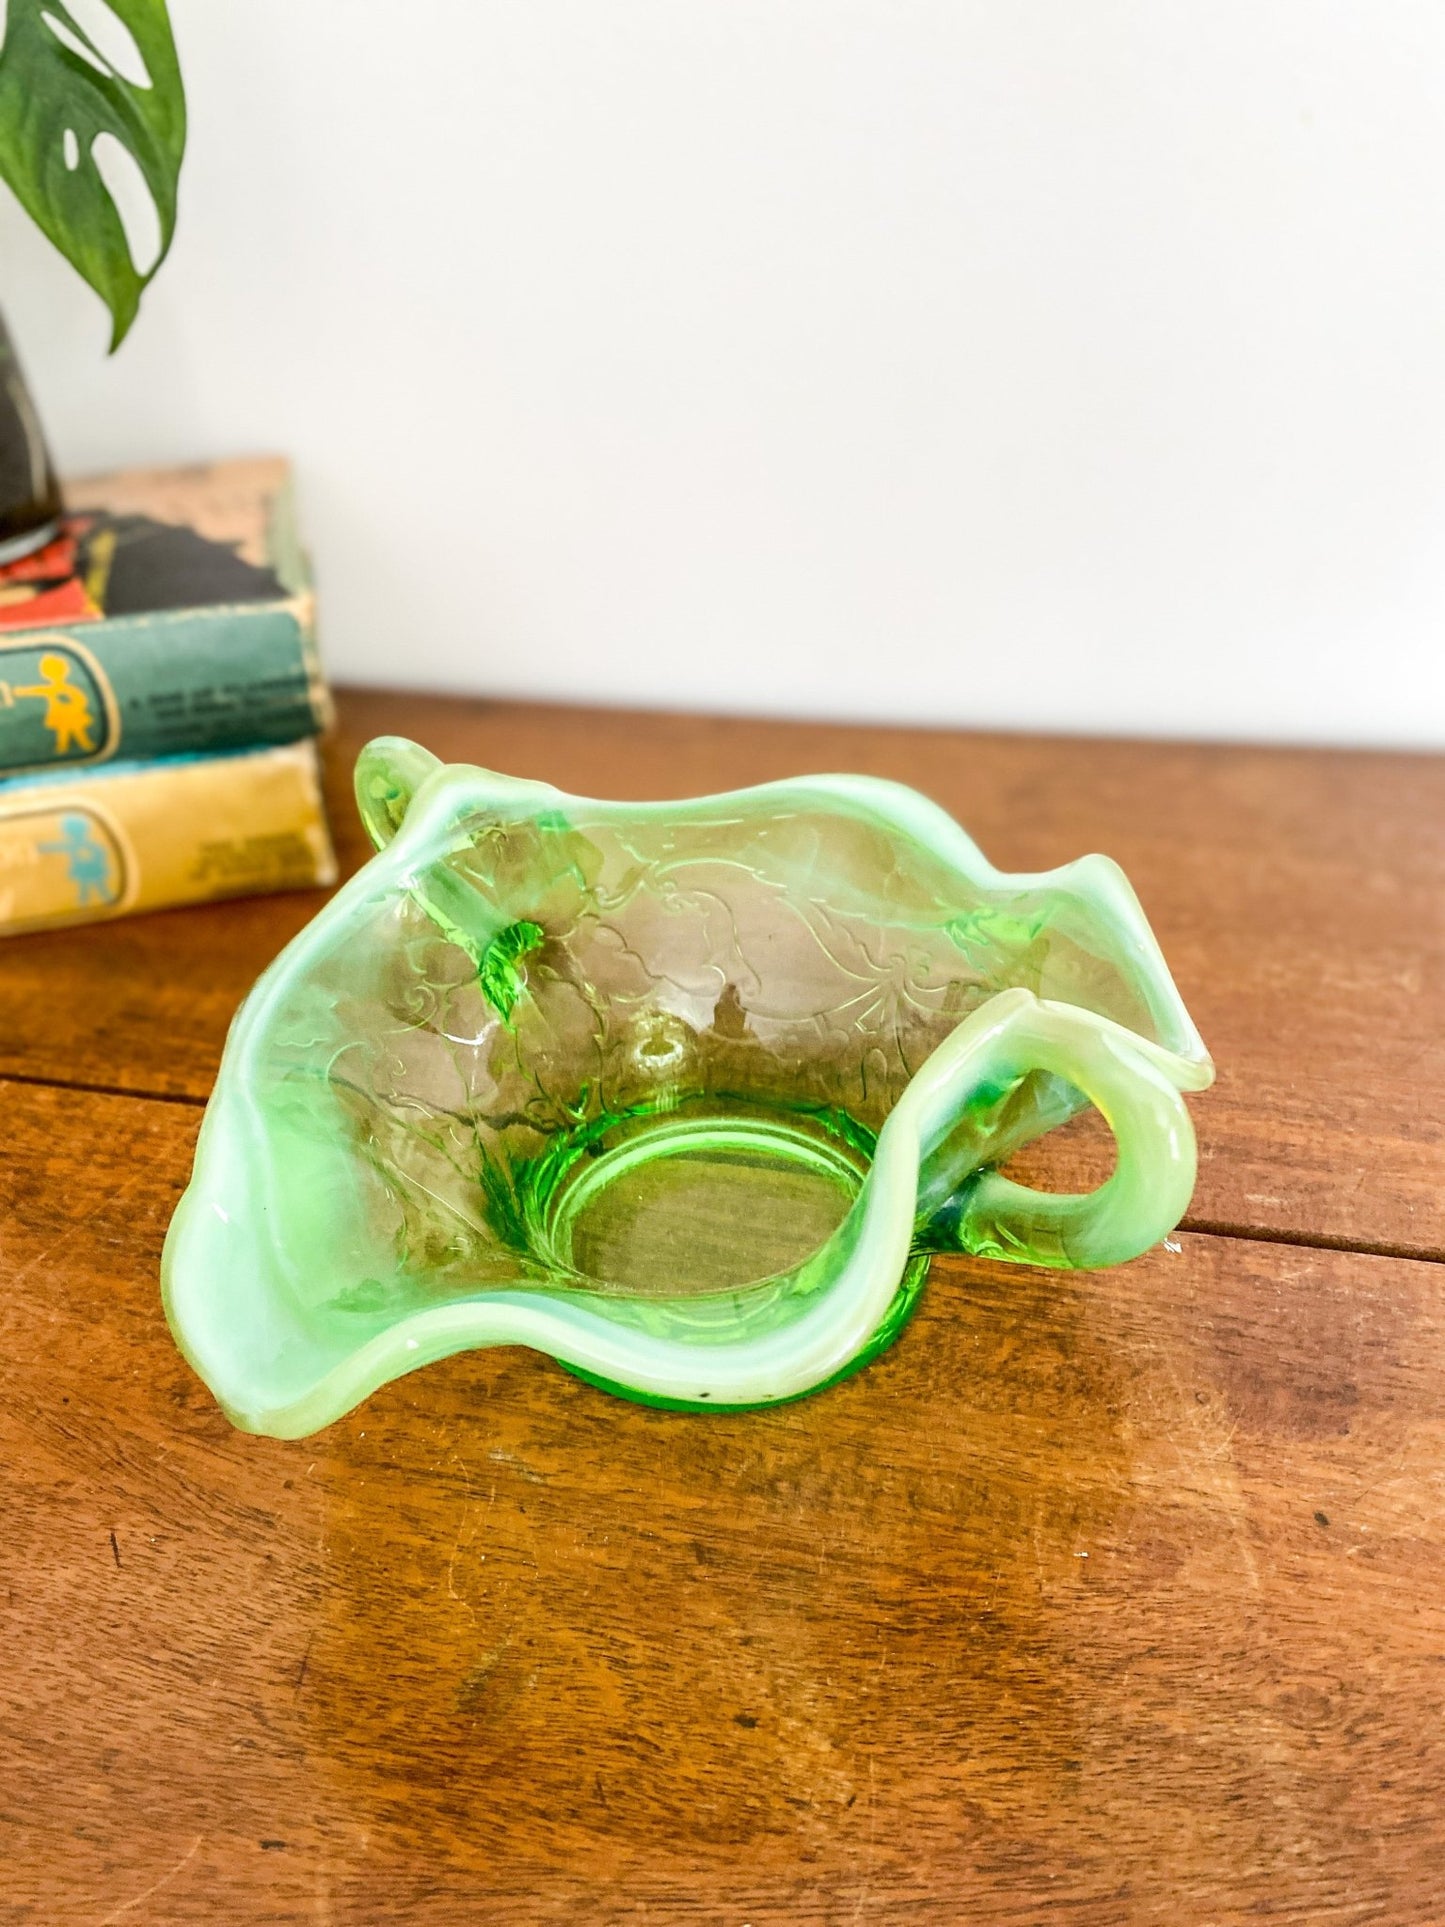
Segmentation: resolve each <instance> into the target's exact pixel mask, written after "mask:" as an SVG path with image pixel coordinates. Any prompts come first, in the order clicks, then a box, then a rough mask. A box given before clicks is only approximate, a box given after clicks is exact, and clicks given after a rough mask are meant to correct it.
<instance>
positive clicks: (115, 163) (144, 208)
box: [90, 132, 161, 275]
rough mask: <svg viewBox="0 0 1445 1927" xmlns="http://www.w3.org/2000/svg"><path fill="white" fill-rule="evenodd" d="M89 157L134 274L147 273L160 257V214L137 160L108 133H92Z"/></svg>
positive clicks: (121, 143) (122, 144)
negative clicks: (118, 226)
mask: <svg viewBox="0 0 1445 1927" xmlns="http://www.w3.org/2000/svg"><path fill="white" fill-rule="evenodd" d="M90 158H91V159H92V160H93V161H94V162H95V168H96V172H97V173H98V174H99V175H100V178H101V179H102V181H104V182H105V187H106V192H107V193H108V194H109V195H110V198H111V199H112V200H113V201H114V202H115V211H116V213H117V214H118V215H119V216H120V224H121V226H122V228H123V229H124V230H125V244H126V246H127V248H129V250H130V258H131V260H132V262H133V263H134V264H135V271H136V273H137V274H140V275H146V274H149V273H150V271H151V269H152V268H153V267H154V266H155V264H156V262H157V261H159V260H160V258H161V217H160V210H159V209H158V208H157V207H156V204H155V200H154V198H153V196H152V194H151V191H150V189H149V188H148V187H147V186H146V178H145V175H144V174H143V173H142V172H141V167H140V162H139V161H138V160H137V159H136V157H135V155H134V154H132V153H131V151H130V149H129V148H128V147H127V146H125V144H124V143H123V142H122V141H120V140H119V139H117V137H116V136H115V135H114V134H112V133H109V132H106V133H103V134H97V135H96V137H95V139H94V140H93V141H92V142H91V144H90Z"/></svg>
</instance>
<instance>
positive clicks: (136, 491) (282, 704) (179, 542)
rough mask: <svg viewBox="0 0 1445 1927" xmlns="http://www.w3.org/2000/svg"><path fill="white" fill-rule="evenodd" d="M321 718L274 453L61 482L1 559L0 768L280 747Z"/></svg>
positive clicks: (304, 602)
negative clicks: (46, 535) (40, 521)
mask: <svg viewBox="0 0 1445 1927" xmlns="http://www.w3.org/2000/svg"><path fill="white" fill-rule="evenodd" d="M329 719H330V709H329V703H328V698H327V695H326V689H325V685H324V683H323V681H322V677H321V673H320V667H319V663H318V660H317V656H316V647H315V636H314V601H313V596H312V592H311V585H310V581H309V577H308V574H307V570H306V565H305V560H304V557H303V554H302V551H301V547H300V544H299V541H298V539H297V534H296V528H295V520H294V514H293V508H292V491H291V483H290V474H289V470H288V468H287V465H286V463H284V462H282V461H278V460H251V461H236V462H221V463H215V464H211V465H208V466H205V467H198V468H187V469H150V470H131V471H127V472H125V473H122V474H119V475H113V476H109V477H103V478H100V479H98V480H95V481H92V482H89V483H80V484H77V485H74V486H73V487H72V488H70V489H69V490H67V515H66V519H65V524H64V527H63V529H62V531H61V534H60V535H59V537H58V538H57V539H56V541H54V542H53V543H51V544H50V545H49V547H47V548H45V549H42V550H41V551H40V552H39V553H38V554H36V555H31V556H27V557H26V558H25V559H24V560H23V561H21V562H18V563H15V564H12V565H11V566H10V567H9V568H6V569H0V776H13V775H16V774H18V773H20V772H23V771H30V770H54V769H66V768H70V767H73V766H81V765H90V764H95V763H104V762H108V761H110V760H111V759H112V758H114V757H116V756H123V757H125V758H127V759H145V758H149V757H155V756H176V755H198V754H207V753H215V752H221V751H225V750H232V749H240V748H244V747H250V746H255V745H261V744H268V743H287V742H294V741H296V740H297V739H298V738H300V737H303V736H310V735H314V734H316V733H317V732H318V731H319V730H321V729H322V728H324V727H325V725H326V724H327V722H328V721H329Z"/></svg>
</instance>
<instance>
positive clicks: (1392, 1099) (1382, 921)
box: [0, 691, 1445, 1257]
mask: <svg viewBox="0 0 1445 1927" xmlns="http://www.w3.org/2000/svg"><path fill="white" fill-rule="evenodd" d="M340 716H341V723H340V729H339V732H338V735H337V737H336V740H335V741H334V742H333V744H332V746H331V751H330V757H329V762H330V776H331V796H332V805H333V820H334V823H335V827H336V830H337V834H338V842H339V845H340V853H341V858H342V864H343V868H344V869H346V868H349V867H354V866H355V865H356V864H357V863H358V862H360V861H361V860H363V858H364V856H365V855H366V849H365V846H364V842H363V839H362V837H361V833H360V830H359V827H358V825H357V823H356V814H355V810H354V808H353V807H352V804H351V800H350V792H349V786H350V769H351V764H352V762H353V761H354V758H355V753H356V750H357V748H358V747H359V746H360V744H361V743H363V742H364V741H365V740H366V739H367V738H368V737H370V736H373V735H377V734H381V733H383V732H390V733H395V734H402V735H412V736H415V737H416V738H417V739H418V740H420V741H422V742H425V743H426V744H427V745H428V746H429V747H431V748H432V749H434V750H435V751H436V752H437V753H438V754H439V755H441V756H443V757H445V758H447V759H448V760H457V759H466V760H471V761H474V762H481V763H485V764H487V765H489V766H491V767H493V768H497V769H503V770H507V771H510V772H512V773H514V774H519V775H528V776H538V777H543V778H545V779H547V780H548V781H551V782H555V783H557V784H559V785H561V786H563V787H566V788H570V789H573V790H576V791H579V792H581V793H583V794H589V793H590V794H598V795H610V796H628V795H631V796H636V797H659V796H669V795H671V796H685V795H695V794H699V793H702V792H705V791H709V790H716V789H725V788H729V787H734V786H736V785H739V784H744V783H752V782H760V781H764V780H767V779H770V778H774V777H780V776H788V775H796V774H799V773H804V772H811V771H819V770H826V769H847V770H862V771H868V772H871V773H875V774H880V775H887V776H893V777H897V778H900V779H902V780H904V781H906V782H910V783H913V784H915V785H916V786H917V787H919V788H920V789H923V790H925V791H926V792H927V793H928V794H929V795H931V796H933V797H935V798H936V799H937V800H938V801H939V802H941V803H942V804H943V805H944V806H945V807H946V808H947V809H949V810H950V811H952V812H953V813H954V814H955V815H956V816H957V817H958V818H959V820H960V821H961V822H962V823H963V824H964V825H965V826H966V827H967V828H968V829H969V830H970V831H971V832H972V833H973V835H974V836H975V837H976V838H977V839H978V841H979V842H980V843H981V844H982V846H983V848H984V849H985V851H986V852H987V854H988V855H989V856H990V857H991V858H992V859H993V860H994V861H995V862H996V863H997V864H999V865H1000V866H1001V867H1004V868H1010V869H1038V868H1043V867H1046V866H1049V865H1053V864H1057V863H1062V862H1065V861H1067V860H1068V859H1069V858H1071V857H1074V856H1078V855H1081V854H1082V853H1083V852H1085V851H1086V850H1090V849H1102V850H1105V851H1107V852H1108V853H1109V854H1110V855H1111V856H1114V857H1116V858H1117V859H1118V860H1119V861H1120V862H1121V863H1122V864H1123V865H1124V868H1125V869H1126V870H1127V871H1128V873H1129V875H1130V877H1131V879H1132V880H1133V882H1134V885H1135V887H1136V889H1137V890H1138V892H1139V894H1140V896H1141V898H1142V899H1143V902H1144V906H1145V909H1146V910H1147V911H1148V913H1149V916H1150V919H1151V921H1152V923H1153V925H1154V928H1155V930H1156V932H1157V933H1158V935H1159V938H1160V941H1161V942H1162V944H1163V946H1164V951H1165V954H1166V956H1167V957H1168V958H1169V961H1170V964H1171V966H1172V968H1173V970H1174V974H1175V976H1176V978H1177V980H1178V982H1179V985H1180V988H1181V990H1182V992H1183V994H1184V997H1185V1001H1186V1002H1187V1003H1188V1005H1189V1008H1190V1010H1191V1012H1192V1013H1193V1015H1194V1017H1195V1020H1196V1021H1197V1023H1198V1024H1199V1026H1200V1029H1201V1030H1202V1031H1203V1033H1204V1037H1205V1040H1206V1042H1207V1043H1208V1044H1209V1046H1210V1048H1211V1050H1212V1051H1213V1052H1214V1055H1215V1058H1216V1061H1217V1063H1218V1066H1219V1082H1218V1084H1217V1086H1216V1087H1215V1089H1214V1090H1213V1091H1212V1092H1211V1093H1210V1094H1209V1095H1208V1096H1207V1097H1205V1098H1204V1099H1202V1100H1200V1101H1199V1103H1198V1104H1197V1105H1196V1106H1195V1116H1196V1119H1197V1122H1198V1128H1199V1134H1200V1143H1201V1171H1200V1183H1199V1189H1198V1192H1197V1194H1196V1197H1195V1202H1194V1209H1193V1214H1192V1216H1191V1219H1190V1222H1191V1223H1192V1224H1194V1225H1196V1226H1200V1227H1214V1228H1220V1227H1223V1228H1228V1229H1231V1230H1235V1231H1248V1232H1251V1233H1254V1234H1256V1235H1263V1236H1273V1237H1284V1238H1288V1239H1292V1240H1295V1241H1299V1240H1308V1241H1311V1242H1314V1243H1322V1244H1325V1245H1330V1244H1336V1245H1346V1246H1349V1247H1352V1248H1354V1247H1368V1248H1370V1249H1374V1250H1377V1251H1381V1252H1387V1253H1399V1254H1404V1255H1429V1256H1433V1257H1445V829H1442V826H1445V757H1425V756H1397V755H1388V756H1387V755H1368V754H1361V753H1358V752H1348V751H1334V752H1331V751H1299V750H1292V751H1282V750H1268V749H1230V748H1216V747H1202V746H1198V745H1174V744H1140V743H1127V744H1121V743H1110V742H1097V741H1083V740H1070V739H1050V738H1046V737H1029V736H1015V737H1011V736H968V735H960V734H957V733H952V732H944V731H926V730H894V729H871V728H865V727H862V726H859V725H841V724H840V725H827V724H807V723H788V722H770V723H760V722H740V721H735V720H730V719H726V718H716V717H712V718H704V717H679V716H658V715H641V714H635V713H634V714H629V713H622V712H619V713H615V714H608V713H605V712H599V711H596V710H583V709H571V710H569V709H554V708H546V707H542V706H538V705H520V704H504V703H487V702H481V701H476V700H462V699H449V698H445V697H426V696H415V695H397V694H382V693H377V692H356V691H353V692H350V693H349V694H348V693H343V695H342V697H341V699H340ZM322 900H323V899H322V897H321V896H320V894H319V893H307V894H303V895H295V896H290V897H266V898H258V899H256V900H254V901H251V902H243V903H236V904H226V905H219V906H210V907H207V908H203V909H194V910H186V911H177V912H170V913H165V914H161V915H156V916H150V917H140V918H134V919H131V920H129V921H126V922H119V923H114V924H110V925H108V926H106V927H105V929H104V930H103V932H100V933H97V932H96V931H95V930H94V929H92V930H89V931H86V930H80V931H66V932H58V933H55V934H53V935H46V936H35V937H27V938H25V939H23V940H19V941H15V942H10V943H7V944H5V945H4V946H3V947H0V1072H8V1073H10V1074H12V1075H21V1076H31V1077H37V1078H43V1079H51V1080H59V1081H63V1082H68V1083H79V1084H93V1085H99V1086H105V1087H110V1088H116V1089H123V1090H133V1091H137V1092H143V1093H172V1094H177V1095H183V1096H189V1097H192V1098H196V1099H200V1098H203V1097H205V1096H206V1094H207V1093H208V1092H209V1090H210V1087H211V1083H212V1080H213V1078H214V1075H215V1069H216V1065H217V1062H218V1061H219V1056H220V1050H221V1046H222V1043H223V1041H224V1038H225V1033H226V1027H227V1025H228V1024H229V1022H230V1020H231V1017H232V1015H233V1014H234V1012H235V1009H236V1006H237V1004H238V1003H239V1001H240V999H241V998H242V997H243V996H244V994H245V992H246V990H247V989H248V988H249V986H250V984H251V983H252V982H253V980H254V979H255V977H256V975H257V973H258V972H259V971H260V970H261V969H262V968H263V967H264V966H265V964H267V963H268V962H269V961H270V960H271V958H272V957H273V956H274V955H275V954H276V952H277V951H278V950H279V949H280V947H281V946H282V944H283V943H285V942H286V940H287V939H288V938H289V937H291V936H292V935H294V934H295V932H296V931H297V930H298V929H300V927H301V925H302V924H303V923H305V922H306V921H307V919H308V918H309V917H311V916H312V915H314V913H315V911H316V909H317V907H318V905H319V904H320V902H321V901H322ZM1056 1176H1057V1178H1058V1180H1059V1181H1061V1182H1062V1181H1064V1180H1065V1179H1067V1177H1068V1176H1069V1167H1068V1166H1067V1164H1066V1163H1065V1164H1064V1165H1060V1166H1058V1167H1057V1171H1056Z"/></svg>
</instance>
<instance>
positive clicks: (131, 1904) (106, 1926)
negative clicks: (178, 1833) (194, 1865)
mask: <svg viewBox="0 0 1445 1927" xmlns="http://www.w3.org/2000/svg"><path fill="white" fill-rule="evenodd" d="M204 1838H205V1835H204V1834H201V1833H198V1834H197V1835H196V1837H195V1839H194V1840H193V1841H192V1842H191V1844H190V1846H189V1847H187V1848H186V1851H185V1852H184V1853H183V1854H182V1855H181V1857H180V1859H179V1860H178V1861H177V1862H176V1864H175V1865H174V1866H173V1867H172V1868H171V1870H170V1872H169V1873H163V1874H162V1875H161V1877H160V1879H159V1880H153V1881H152V1882H151V1884H150V1886H149V1887H147V1888H146V1890H145V1892H144V1893H139V1894H137V1895H136V1897H135V1899H134V1900H123V1901H122V1902H121V1904H120V1905H119V1906H118V1907H116V1908H113V1909H112V1911H111V1912H110V1913H108V1914H107V1915H106V1916H105V1919H104V1920H102V1921H101V1922H100V1923H99V1927H110V1924H111V1922H112V1921H113V1920H120V1919H122V1918H123V1917H124V1916H125V1915H126V1914H128V1913H131V1912H133V1911H134V1910H135V1908H137V1907H139V1906H140V1905H141V1903H142V1902H143V1901H147V1900H149V1899H150V1898H151V1896H152V1894H158V1893H159V1892H160V1890H161V1888H162V1887H168V1886H169V1885H170V1883H171V1881H173V1880H174V1879H175V1877H176V1875H177V1874H178V1873H179V1872H180V1871H181V1868H182V1867H184V1866H185V1865H186V1864H187V1862H188V1861H191V1860H194V1858H195V1857H196V1855H197V1853H199V1852H200V1847H201V1842H202V1840H203V1839H204Z"/></svg>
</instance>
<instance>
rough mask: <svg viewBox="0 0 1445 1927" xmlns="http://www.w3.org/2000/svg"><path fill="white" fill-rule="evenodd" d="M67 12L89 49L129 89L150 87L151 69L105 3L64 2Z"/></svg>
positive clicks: (91, 0) (100, 0) (96, 0)
mask: <svg viewBox="0 0 1445 1927" xmlns="http://www.w3.org/2000/svg"><path fill="white" fill-rule="evenodd" d="M65 6H66V11H67V12H68V13H69V15H70V17H71V19H72V20H74V21H76V22H77V23H78V25H79V27H80V30H81V32H82V33H83V34H85V35H86V37H87V38H88V39H89V41H90V43H91V45H92V46H93V47H94V48H95V49H96V51H97V52H98V53H99V54H100V55H101V57H102V58H103V59H105V60H107V61H109V63H110V65H111V66H112V67H113V68H114V69H115V71H116V72H117V73H118V74H119V75H120V77H121V79H122V80H128V81H129V82H130V84H131V86H132V87H150V86H151V85H152V82H151V73H150V68H149V67H147V65H146V64H145V56H144V55H143V54H142V53H141V50H140V48H139V47H138V46H137V45H136V38H135V35H134V34H133V33H132V32H131V30H130V28H129V27H128V26H127V25H126V24H125V22H124V20H122V19H121V17H120V15H119V14H118V13H117V12H116V11H115V9H114V7H112V6H109V5H108V4H107V0H65Z"/></svg>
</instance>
